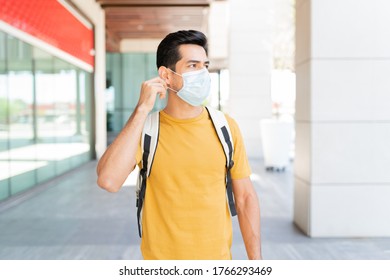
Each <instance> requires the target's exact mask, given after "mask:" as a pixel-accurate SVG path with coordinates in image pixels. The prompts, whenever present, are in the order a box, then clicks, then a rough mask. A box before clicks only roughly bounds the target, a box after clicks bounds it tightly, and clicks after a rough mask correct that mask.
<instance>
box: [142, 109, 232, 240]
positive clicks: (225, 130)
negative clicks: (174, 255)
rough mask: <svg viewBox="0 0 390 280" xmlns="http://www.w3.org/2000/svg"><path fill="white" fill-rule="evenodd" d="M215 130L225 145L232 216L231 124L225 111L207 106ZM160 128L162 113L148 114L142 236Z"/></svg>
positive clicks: (144, 143)
mask: <svg viewBox="0 0 390 280" xmlns="http://www.w3.org/2000/svg"><path fill="white" fill-rule="evenodd" d="M206 109H207V111H208V113H209V115H210V117H211V120H212V123H213V125H214V128H215V131H216V132H217V135H218V138H219V141H220V142H221V145H222V147H223V150H224V153H225V156H226V193H227V199H228V203H229V208H230V213H231V215H232V216H236V215H237V212H236V208H235V205H234V198H233V190H232V179H231V175H230V169H231V168H232V167H233V165H234V162H233V140H232V135H231V132H230V128H229V124H228V122H227V120H226V118H225V115H224V113H222V112H221V111H218V110H215V109H213V108H210V107H206ZM159 130H160V115H159V112H158V111H157V112H153V113H151V114H149V115H148V117H147V119H146V122H145V125H144V129H143V131H142V135H141V148H142V168H141V169H140V171H139V174H138V179H137V190H136V195H137V201H136V206H137V222H138V233H139V237H142V232H141V224H142V222H141V217H142V214H141V213H142V206H143V203H144V200H145V193H146V179H147V177H149V175H150V171H151V169H152V165H153V160H154V155H155V152H156V149H157V144H158V136H159Z"/></svg>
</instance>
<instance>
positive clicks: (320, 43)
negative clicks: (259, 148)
mask: <svg viewBox="0 0 390 280" xmlns="http://www.w3.org/2000/svg"><path fill="white" fill-rule="evenodd" d="M389 10H390V2H388V1H381V0H370V1H368V0H359V1H347V0H343V1H336V0H328V1H322V0H300V1H299V0H298V1H297V15H296V19H297V26H296V28H297V29H296V33H297V45H296V47H297V50H296V54H297V55H296V72H297V104H296V110H297V111H296V157H295V197H294V204H295V211H294V220H295V223H296V224H297V225H298V226H299V227H300V228H302V229H303V230H304V231H305V232H306V233H307V234H308V235H310V236H314V237H338V236H342V237H357V236H390V224H389V223H387V222H384V221H386V220H388V216H389V214H390V204H389V203H388V198H389V197H390V173H389V167H390V145H389V144H388V143H390V110H389V108H390V107H389V104H390V79H389V73H390V29H389V28H388V26H390V18H389V17H388V14H387V13H388V11H389Z"/></svg>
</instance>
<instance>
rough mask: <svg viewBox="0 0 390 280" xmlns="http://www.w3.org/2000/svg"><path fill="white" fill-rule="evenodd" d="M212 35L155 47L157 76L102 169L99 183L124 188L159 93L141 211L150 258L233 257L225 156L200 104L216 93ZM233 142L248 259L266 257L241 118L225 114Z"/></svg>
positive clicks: (178, 37)
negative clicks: (210, 50) (161, 104)
mask: <svg viewBox="0 0 390 280" xmlns="http://www.w3.org/2000/svg"><path fill="white" fill-rule="evenodd" d="M208 65H209V61H208V58H207V39H206V37H205V36H204V34H203V33H201V32H199V31H194V30H189V31H178V32H175V33H171V34H169V35H167V36H166V37H165V39H164V40H162V41H161V43H160V45H159V47H158V50H157V68H158V74H159V76H158V77H155V78H153V79H151V80H148V81H145V82H144V83H143V84H142V87H141V93H140V98H139V102H138V104H137V106H136V108H135V110H134V113H133V114H132V115H131V116H130V118H129V120H128V122H127V123H126V125H125V127H124V128H123V130H122V131H121V132H120V134H119V135H118V137H117V138H116V139H115V141H114V142H113V143H112V144H111V145H110V146H109V147H108V148H107V150H106V152H105V153H104V155H103V156H102V158H101V159H100V161H99V164H98V167H97V173H98V185H99V186H100V187H102V188H104V189H106V190H107V191H110V192H116V191H118V190H119V189H120V188H121V186H122V184H123V182H124V181H125V180H126V178H127V176H128V175H129V174H130V172H131V171H132V170H133V169H134V168H135V165H136V164H140V162H141V157H142V155H141V154H142V150H141V145H140V138H141V133H142V130H143V126H144V123H145V120H146V118H147V116H148V114H149V113H150V112H151V111H152V109H153V105H154V102H155V100H156V98H157V97H159V98H165V97H166V95H167V92H168V103H167V106H166V107H165V109H164V110H163V111H161V112H160V113H159V114H160V132H159V139H158V145H157V149H156V153H155V157H154V160H153V167H152V169H151V170H152V171H151V174H150V177H148V179H147V188H146V195H145V202H144V206H143V216H142V241H141V251H142V254H143V256H144V258H145V259H231V258H232V255H231V251H230V250H231V244H232V222H231V216H230V212H229V207H228V203H227V200H226V182H225V178H226V177H225V176H226V158H225V154H224V151H223V148H222V145H221V142H220V141H219V138H218V136H217V133H216V131H215V129H214V127H213V124H212V120H211V119H210V116H209V114H208V112H207V110H206V109H205V107H203V106H202V105H201V104H202V102H203V101H204V100H205V99H206V98H207V95H208V94H209V90H210V77H209V73H208V70H207V68H208ZM226 118H227V120H228V124H229V127H230V130H231V134H232V138H233V143H234V155H233V161H234V166H233V168H232V169H231V176H232V183H233V193H234V198H235V204H236V209H237V215H238V220H239V224H240V229H241V233H242V236H243V240H244V243H245V247H246V251H247V255H248V258H249V259H261V245H260V210H259V204H258V199H257V196H256V192H255V190H254V188H253V185H252V182H251V180H250V178H249V175H250V167H249V163H248V160H247V156H246V152H245V148H244V144H243V140H242V137H241V134H240V131H239V128H238V126H237V124H236V122H235V121H234V120H233V119H231V118H230V117H229V116H226Z"/></svg>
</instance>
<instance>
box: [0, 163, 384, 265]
mask: <svg viewBox="0 0 390 280" xmlns="http://www.w3.org/2000/svg"><path fill="white" fill-rule="evenodd" d="M96 163H97V162H96V161H91V162H89V163H87V164H85V165H83V166H81V167H79V168H77V169H76V170H73V171H71V172H68V173H66V174H64V175H62V176H60V177H58V178H55V179H54V180H52V181H50V182H48V183H46V184H43V185H41V186H39V187H37V188H35V189H34V190H33V191H30V192H28V193H26V194H24V195H23V196H19V197H16V198H13V199H12V200H8V201H6V202H5V203H2V204H0V259H45V260H50V259H64V260H68V259H70V260H73V259H77V260H79V259H91V260H96V259H99V260H100V259H103V260H104V259H114V260H117V259H142V256H141V253H140V250H139V242H140V239H139V237H138V231H137V220H136V207H135V188H134V177H130V178H129V180H128V181H127V182H126V183H125V186H124V187H123V188H122V190H121V191H119V192H118V193H115V194H112V193H108V192H106V191H104V190H102V189H100V188H98V186H97V185H96V172H95V168H96ZM251 167H252V172H253V174H252V180H253V182H254V185H255V188H256V191H257V193H258V196H259V199H260V207H261V216H262V219H261V226H262V252H263V257H264V259H276V260H290V259H298V260H302V259H303V260H308V259H322V260H328V259H337V260H342V259H365V260H368V259H390V238H375V239H372V238H370V239H365V238H356V239H340V238H316V239H313V238H309V237H307V236H305V235H304V234H302V233H301V232H300V231H299V230H298V229H297V228H296V227H295V226H294V225H293V223H292V215H293V174H292V168H293V167H292V166H290V167H289V168H287V170H286V172H281V173H276V172H274V173H272V172H266V171H265V168H264V166H263V164H262V162H260V161H259V160H251ZM384 222H385V221H384ZM233 235H234V238H233V248H232V252H233V259H246V253H245V247H244V244H243V242H242V239H241V236H240V231H239V226H238V222H237V218H234V219H233Z"/></svg>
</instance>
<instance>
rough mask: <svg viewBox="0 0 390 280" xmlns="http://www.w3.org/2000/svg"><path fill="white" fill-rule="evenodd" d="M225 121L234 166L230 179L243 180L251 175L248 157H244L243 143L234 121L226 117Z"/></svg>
mask: <svg viewBox="0 0 390 280" xmlns="http://www.w3.org/2000/svg"><path fill="white" fill-rule="evenodd" d="M226 119H227V121H228V123H229V127H230V131H231V133H232V138H233V142H234V143H233V146H234V154H233V161H234V165H233V167H232V169H231V175H232V179H243V178H247V177H249V176H250V175H251V168H250V165H249V161H248V157H247V155H246V150H245V145H244V141H243V139H242V135H241V132H240V129H239V127H238V125H237V123H236V121H235V120H234V119H232V118H231V117H230V116H228V115H226Z"/></svg>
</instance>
